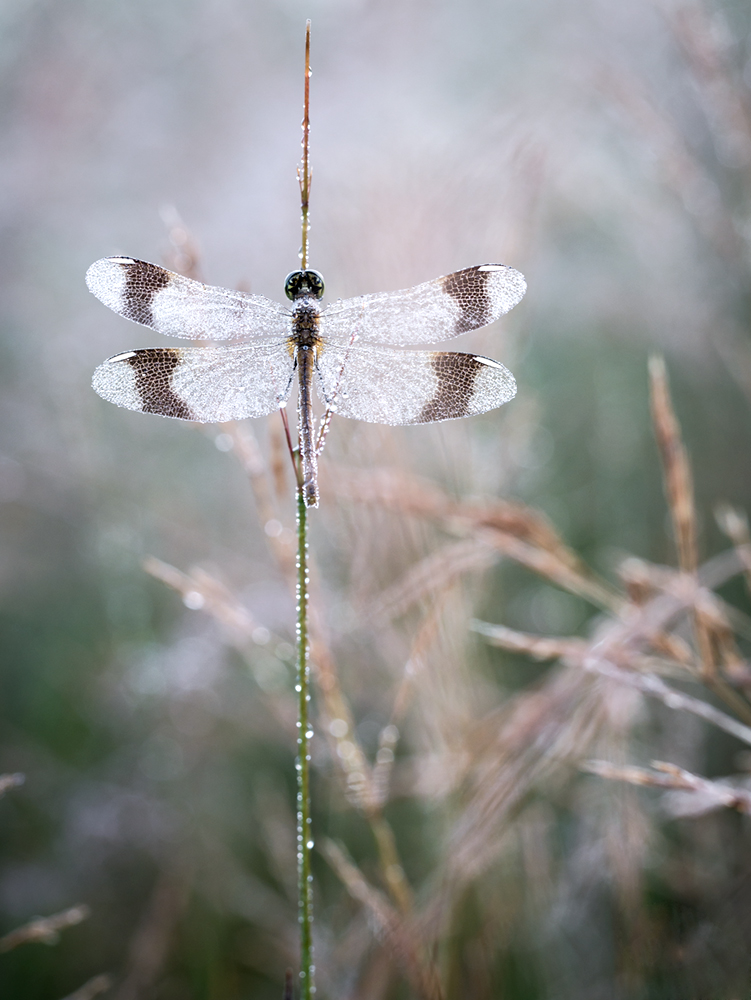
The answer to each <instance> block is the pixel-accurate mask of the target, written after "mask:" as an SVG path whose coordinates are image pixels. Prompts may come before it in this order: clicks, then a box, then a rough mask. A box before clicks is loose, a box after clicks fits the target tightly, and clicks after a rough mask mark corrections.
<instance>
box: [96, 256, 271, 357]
mask: <svg viewBox="0 0 751 1000" xmlns="http://www.w3.org/2000/svg"><path fill="white" fill-rule="evenodd" d="M86 284H87V285H88V286H89V291H91V292H93V293H94V295H96V297H97V298H98V299H99V300H100V302H103V303H104V304H105V305H106V306H109V308H110V309H113V310H114V311H115V312H116V313H119V314H120V316H124V317H125V318H126V319H132V320H133V321H134V322H135V323H141V324H142V325H143V326H150V327H151V329H152V330H157V331H158V332H159V333H166V334H167V335H168V336H170V337H185V338H187V339H188V340H244V339H248V338H251V337H252V338H254V339H255V338H269V339H270V338H275V339H278V340H281V339H283V338H284V337H286V336H288V335H289V333H290V329H291V328H290V313H289V310H288V309H285V307H284V306H282V305H280V304H279V303H278V302H273V301H272V300H271V299H267V298H265V297H264V296H263V295H247V294H246V293H245V292H237V291H234V290H233V289H231V288H218V287H216V286H214V285H204V284H202V283H201V282H200V281H193V280H192V279H191V278H185V277H183V275H182V274H175V272H174V271H167V270H166V269H165V268H163V267H159V266H158V265H156V264H148V263H147V262H146V261H143V260H134V259H133V258H132V257H104V258H103V259H102V260H98V261H96V263H95V264H92V265H91V267H90V268H89V270H88V271H87V272H86Z"/></svg>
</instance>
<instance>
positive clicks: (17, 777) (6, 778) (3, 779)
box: [0, 773, 26, 795]
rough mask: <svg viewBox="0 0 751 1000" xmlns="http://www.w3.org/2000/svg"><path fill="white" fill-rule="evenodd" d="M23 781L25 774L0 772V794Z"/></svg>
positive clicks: (16, 786)
mask: <svg viewBox="0 0 751 1000" xmlns="http://www.w3.org/2000/svg"><path fill="white" fill-rule="evenodd" d="M24 781H26V775H25V774H20V773H19V774H0V795H5V793H6V792H7V791H10V789H11V788H18V787H19V786H20V785H22V784H23V783H24Z"/></svg>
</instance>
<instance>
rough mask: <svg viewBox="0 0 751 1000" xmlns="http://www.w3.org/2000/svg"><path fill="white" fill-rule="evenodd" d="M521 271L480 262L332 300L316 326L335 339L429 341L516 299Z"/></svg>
mask: <svg viewBox="0 0 751 1000" xmlns="http://www.w3.org/2000/svg"><path fill="white" fill-rule="evenodd" d="M526 289H527V283H526V282H525V280H524V277H523V275H521V274H520V273H519V272H518V271H515V270H514V269H513V268H512V267H506V266H505V265H504V264H480V265H479V266H478V267H468V268H466V269H465V270H463V271H455V272H454V273H453V274H447V275H445V276H444V277H442V278H436V279H435V280H434V281H426V282H424V283H423V284H422V285H415V287H414V288H406V289H404V290H402V291H398V292H376V293H375V294H373V295H361V296H360V297H359V298H355V299H344V300H340V301H339V302H333V303H332V304H331V305H330V306H328V307H327V308H326V309H324V311H323V313H322V314H321V320H320V324H321V325H320V330H321V334H322V335H323V336H324V337H326V338H327V339H330V340H333V341H335V342H338V343H353V342H355V341H356V340H366V341H370V340H372V341H378V342H379V343H382V344H435V343H438V342H440V341H442V340H450V339H451V338H452V337H456V336H458V335H459V334H462V333H467V331H469V330H476V329H478V327H481V326H486V325H487V324H488V323H492V322H493V321H494V320H496V319H498V317H499V316H503V315H504V313H507V312H508V311H509V309H513V307H514V306H515V305H516V304H517V302H520V301H521V299H522V297H523V296H524V293H525V291H526Z"/></svg>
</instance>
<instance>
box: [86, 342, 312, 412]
mask: <svg viewBox="0 0 751 1000" xmlns="http://www.w3.org/2000/svg"><path fill="white" fill-rule="evenodd" d="M293 369H294V362H293V359H292V357H291V355H290V354H289V352H288V351H287V349H286V347H285V346H284V345H281V346H280V345H279V344H258V345H250V344H236V345H230V346H227V347H196V348H189V349H187V350H185V349H181V348H174V347H165V348H162V347H153V348H148V349H147V350H142V351H127V352H126V353H125V354H118V355H117V356H116V357H114V358H110V359H109V361H105V362H104V364H102V365H99V367H98V368H97V369H96V371H95V372H94V378H93V381H92V385H93V387H94V389H95V390H96V391H97V392H98V393H99V395H100V396H102V397H103V398H104V399H107V400H109V401H110V402H111V403H116V404H117V405H118V406H125V407H127V409H129V410H140V411H142V412H143V413H158V414H160V415H161V416H163V417H178V418H181V419H182V420H197V421H199V422H200V423H213V422H215V421H216V422H219V423H221V422H223V421H225V420H241V419H242V418H243V417H261V416H264V415H265V414H267V413H271V412H272V411H273V410H275V409H277V408H278V407H280V406H282V405H283V404H284V402H285V401H286V399H287V397H288V396H289V392H290V387H291V384H292V375H293Z"/></svg>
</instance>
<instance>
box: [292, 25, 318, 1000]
mask: <svg viewBox="0 0 751 1000" xmlns="http://www.w3.org/2000/svg"><path fill="white" fill-rule="evenodd" d="M302 129H303V141H302V148H303V156H302V169H301V170H300V171H298V176H299V180H300V202H301V207H302V245H301V250H300V257H301V264H302V268H303V270H305V268H307V266H308V227H309V222H308V196H309V191H310V166H309V158H308V149H309V137H310V21H308V22H307V25H306V29H305V101H304V112H303V121H302ZM298 433H299V427H298ZM301 443H302V442H299V443H298V453H297V459H298V461H297V464H296V472H297V695H298V705H299V712H298V720H297V727H298V729H297V880H298V907H299V913H298V919H299V921H300V1000H311V998H312V997H313V995H314V994H315V991H316V988H315V965H314V964H313V941H312V925H313V875H312V873H311V870H310V853H311V851H312V849H313V838H312V833H311V826H310V739H311V737H312V735H313V732H312V729H311V728H310V719H309V712H308V708H309V706H310V663H309V659H308V508H307V507H306V505H305V489H304V484H303V477H302V470H301V466H300V446H301Z"/></svg>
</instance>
